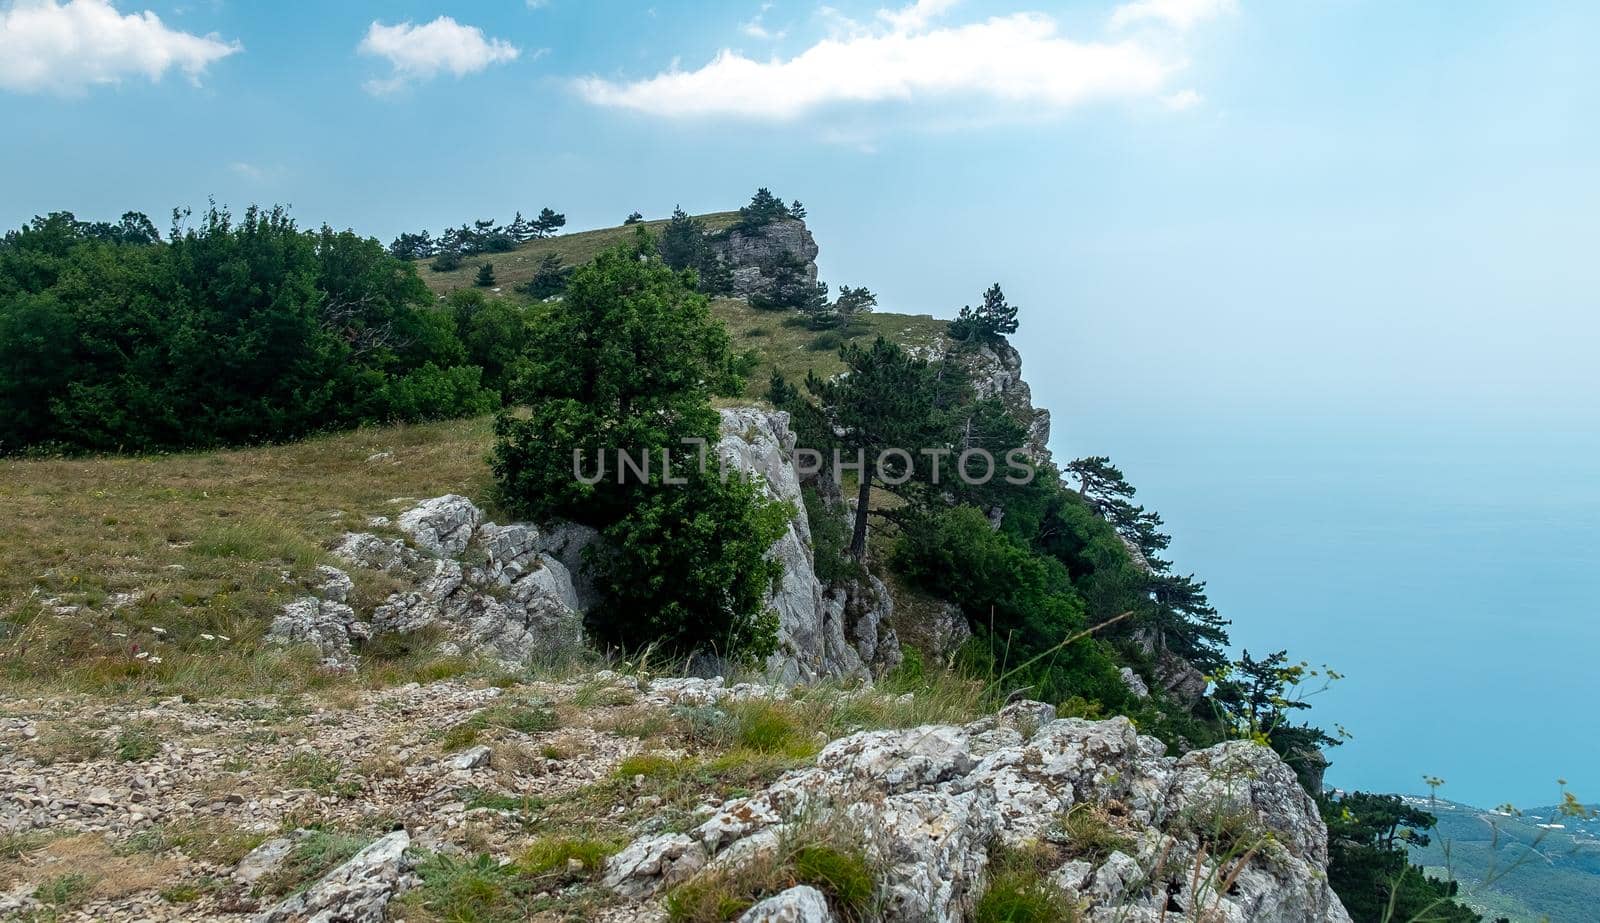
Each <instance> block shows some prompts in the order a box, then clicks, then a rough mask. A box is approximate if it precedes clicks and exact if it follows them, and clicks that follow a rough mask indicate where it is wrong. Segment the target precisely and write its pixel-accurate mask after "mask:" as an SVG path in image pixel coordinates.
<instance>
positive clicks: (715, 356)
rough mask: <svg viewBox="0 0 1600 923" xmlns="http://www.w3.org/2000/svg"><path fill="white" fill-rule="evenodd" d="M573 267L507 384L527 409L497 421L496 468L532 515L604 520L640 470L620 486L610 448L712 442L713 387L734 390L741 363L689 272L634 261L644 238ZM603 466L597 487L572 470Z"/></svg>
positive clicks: (634, 455)
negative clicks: (522, 364) (559, 296)
mask: <svg viewBox="0 0 1600 923" xmlns="http://www.w3.org/2000/svg"><path fill="white" fill-rule="evenodd" d="M640 233H641V236H640V237H639V238H638V239H637V240H636V241H635V242H634V243H633V244H632V245H625V246H621V247H617V248H615V249H613V250H610V251H607V252H605V253H603V254H601V255H600V256H599V257H598V258H597V259H596V260H595V261H594V262H592V263H590V264H588V265H586V266H583V267H580V268H579V269H578V270H577V271H576V272H574V273H573V276H572V281H571V284H570V285H569V286H568V289H567V293H566V296H565V297H564V298H562V299H561V300H560V301H556V302H552V303H549V304H547V305H542V306H539V307H537V308H536V309H535V312H536V316H535V317H534V319H533V320H532V321H531V323H530V334H529V342H528V348H527V353H526V356H525V368H524V370H523V373H522V375H521V376H520V377H519V379H518V382H517V383H516V385H515V386H514V387H513V389H512V392H511V399H512V402H513V403H515V404H518V405H521V406H522V407H524V408H526V412H525V413H513V412H506V413H503V414H501V416H500V418H499V419H498V420H497V421H496V424H495V432H496V437H497V438H496V443H495V448H494V457H493V459H492V466H493V468H494V472H495V476H496V478H497V479H498V481H499V483H500V487H501V491H502V493H503V495H504V499H505V502H506V504H507V505H508V506H509V507H510V508H511V509H513V510H514V511H516V512H517V513H519V514H522V515H526V516H529V517H532V518H534V519H545V518H548V517H552V516H561V517H565V518H572V519H576V520H579V521H583V522H590V523H594V524H596V525H609V524H611V523H612V522H614V521H615V520H616V519H618V518H620V517H621V515H622V514H623V513H624V512H625V511H626V510H628V509H630V508H631V507H632V506H633V505H634V503H635V502H636V501H637V499H638V494H639V490H640V488H641V486H643V485H642V484H641V479H640V478H637V477H630V478H627V479H623V480H625V483H618V481H619V478H618V477H617V476H616V475H617V474H618V471H617V466H616V461H617V453H618V452H621V453H625V454H626V455H627V456H628V457H629V458H630V459H633V460H636V461H639V460H644V459H646V458H649V459H652V460H653V461H652V462H651V464H652V465H653V468H652V470H653V472H654V475H653V476H654V477H660V476H661V465H660V460H661V457H662V455H661V453H662V452H663V451H670V452H672V453H676V454H679V455H682V456H685V457H687V456H690V455H692V454H693V446H692V445H691V442H692V441H693V440H702V441H704V442H705V443H706V444H714V443H715V442H716V439H717V414H716V411H714V410H712V409H711V405H710V397H711V396H712V395H714V394H737V393H739V389H740V388H741V387H742V386H743V380H742V374H741V373H742V369H743V367H744V363H743V362H742V360H741V359H740V358H739V357H737V356H735V355H734V354H733V352H732V350H731V348H730V346H729V340H728V333H727V331H726V329H724V328H723V326H722V325H721V324H720V323H718V322H717V321H716V319H715V318H713V317H712V316H711V312H710V309H709V307H708V306H707V303H706V299H705V298H704V297H703V296H701V295H699V294H696V293H695V291H694V290H693V288H692V287H691V285H692V281H693V278H692V276H691V275H690V274H688V273H684V272H675V271H673V270H671V269H669V268H667V267H666V266H664V265H663V264H661V263H660V262H656V261H651V260H644V259H641V258H640V257H641V255H642V254H645V253H648V252H650V250H651V249H653V248H654V242H653V241H651V240H650V238H649V237H648V236H647V235H644V234H643V232H640ZM579 460H581V461H582V463H583V465H584V466H585V467H584V469H583V470H584V471H585V473H593V472H595V471H596V470H597V466H599V465H602V464H604V465H607V466H609V467H608V468H607V471H608V473H609V474H610V476H608V477H605V478H602V479H600V480H599V481H597V482H596V483H593V484H586V483H583V482H582V481H581V480H579V479H578V478H576V477H574V471H575V465H576V462H577V461H579Z"/></svg>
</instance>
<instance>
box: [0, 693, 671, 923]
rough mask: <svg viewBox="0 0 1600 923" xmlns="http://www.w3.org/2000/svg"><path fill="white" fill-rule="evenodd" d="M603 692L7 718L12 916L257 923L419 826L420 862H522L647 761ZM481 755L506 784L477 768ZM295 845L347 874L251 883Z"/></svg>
mask: <svg viewBox="0 0 1600 923" xmlns="http://www.w3.org/2000/svg"><path fill="white" fill-rule="evenodd" d="M592 688H593V686H592V684H588V685H586V684H585V683H584V682H583V681H579V682H575V683H567V684H561V683H532V684H527V685H518V686H514V687H512V688H499V687H495V686H483V685H481V684H479V685H474V684H472V683H469V682H462V681H447V682H438V683H434V684H430V685H417V684H411V685H407V686H403V687H399V688H394V689H389V690H383V691H372V692H349V691H341V692H339V693H335V694H333V695H331V696H320V697H319V696H314V695H302V696H292V697H284V698H281V699H261V700H250V701H240V700H224V701H215V702H204V703H193V702H186V701H183V700H182V699H179V698H173V699H167V700H163V701H150V702H144V703H138V704H107V703H105V702H104V701H96V700H92V699H88V698H61V697H49V698H31V699H15V700H10V701H7V702H6V703H5V704H4V706H3V710H0V916H6V915H8V914H9V915H10V916H11V917H24V916H25V915H30V914H31V915H37V916H40V917H42V918H45V917H54V916H56V915H59V918H60V919H67V920H77V919H93V920H219V919H220V920H226V919H245V918H247V915H249V914H251V913H253V912H255V911H257V910H258V909H263V908H264V907H266V906H270V904H271V903H273V898H275V897H277V896H279V895H281V894H284V893H288V892H292V891H293V890H295V889H297V888H298V887H300V886H302V885H303V884H304V883H305V881H303V880H301V879H309V877H311V876H312V875H314V874H316V873H318V872H321V871H325V867H327V866H331V865H332V864H334V863H333V859H335V858H342V857H343V856H345V855H348V854H349V853H350V852H351V851H353V849H354V848H355V847H356V846H357V845H359V844H361V843H362V842H364V841H366V840H369V839H372V838H375V837H376V836H378V835H379V834H381V833H382V832H384V831H386V830H392V829H397V828H400V827H404V828H405V829H407V830H408V831H409V832H410V835H411V839H412V844H413V848H414V849H415V850H424V851H429V852H435V853H440V854H444V855H452V854H454V855H462V856H467V855H477V854H487V855H491V856H498V857H508V856H513V855H515V854H516V852H517V850H518V849H519V848H521V847H522V845H523V844H524V843H525V842H526V841H528V840H529V839H530V837H529V833H528V830H529V826H530V818H529V812H528V811H525V810H522V809H521V808H522V806H523V805H532V804H542V803H547V802H550V801H553V800H559V799H561V798H562V797H563V796H564V795H566V794H569V793H572V792H575V791H579V790H583V789H585V788H591V787H594V786H595V785H596V784H597V783H599V782H601V781H602V780H605V779H608V778H609V777H610V776H611V775H612V774H613V773H615V771H616V769H617V767H618V765H619V763H620V762H621V761H622V760H623V759H624V758H626V757H628V756H630V755H632V754H634V753H636V752H638V751H639V750H640V749H641V747H642V746H644V743H643V742H642V741H641V738H640V737H639V736H638V732H637V729H634V733H633V734H629V733H627V731H628V730H629V728H628V722H627V718H628V717H629V716H630V715H632V714H634V713H635V712H636V711H637V710H638V709H639V708H640V707H641V706H638V705H635V704H632V703H631V702H630V701H629V700H628V699H627V698H626V697H620V696H619V697H613V698H610V699H602V700H600V701H584V707H578V706H577V705H576V704H575V702H576V701H578V700H582V699H583V698H584V697H585V695H588V694H592ZM643 707H647V706H643ZM479 747H487V748H488V751H489V752H488V756H487V764H486V765H475V764H476V763H478V762H481V761H484V760H485V756H484V753H483V751H482V750H480V749H478V748H479ZM519 800H520V801H521V802H522V803H523V804H522V805H519V804H518V803H517V802H518V801H519ZM294 831H315V832H317V834H318V836H317V837H316V839H317V840H318V841H319V842H320V843H321V846H322V847H325V848H326V849H327V851H328V852H329V856H327V857H323V856H314V857H307V858H308V860H309V861H306V862H305V863H304V865H305V867H304V868H303V869H301V870H300V874H298V875H295V874H287V875H283V874H280V875H279V876H278V878H277V879H276V880H267V881H265V882H263V881H259V880H258V881H257V882H255V883H253V884H252V883H248V882H247V881H246V880H245V878H247V877H248V873H246V874H245V875H240V874H238V872H237V870H236V865H237V863H238V862H239V860H240V859H242V858H243V857H244V855H245V854H247V853H248V852H249V851H250V850H252V849H253V848H255V847H256V846H257V845H259V844H260V843H262V842H264V841H267V840H269V839H271V838H273V837H276V836H279V835H281V834H291V833H293V832H294ZM299 836H300V837H301V838H302V839H304V838H306V836H307V834H304V833H301V834H300V835H299ZM533 896H534V897H535V898H536V897H537V895H536V894H535V895H533ZM560 916H561V914H560V912H559V911H552V915H551V917H550V918H552V919H556V918H560Z"/></svg>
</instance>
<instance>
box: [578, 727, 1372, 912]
mask: <svg viewBox="0 0 1600 923" xmlns="http://www.w3.org/2000/svg"><path fill="white" fill-rule="evenodd" d="M1164 750H1165V747H1164V745H1163V744H1162V743H1161V742H1160V741H1158V740H1156V739H1154V738H1151V737H1141V736H1139V735H1138V734H1137V733H1136V732H1135V731H1134V728H1133V725H1132V724H1131V723H1129V722H1128V720H1127V719H1125V718H1114V719H1111V720H1109V721H1099V722H1094V721H1085V720H1081V719H1076V718H1067V719H1059V720H1057V719H1056V717H1055V709H1054V708H1053V707H1052V706H1049V705H1046V704H1043V703H1039V702H1019V703H1016V704H1013V705H1011V706H1008V707H1007V708H1006V709H1005V710H1004V711H1003V712H1001V713H1000V715H999V716H997V717H994V718H989V719H984V720H980V721H977V722H974V723H972V724H968V725H965V726H952V725H928V726H923V727H916V728H910V729H905V730H887V731H871V732H864V733H860V734H855V735H852V736H850V737H845V738H843V739H840V740H837V741H834V742H833V743H832V744H830V745H828V746H827V748H826V749H824V750H823V751H822V753H821V755H820V756H819V757H818V758H817V761H816V765H815V766H813V767H811V768H808V769H803V770H798V771H795V772H792V773H790V774H788V775H786V776H784V777H783V778H782V779H780V780H778V781H777V782H776V783H775V784H773V785H771V786H770V787H768V788H766V789H765V790H763V791H761V792H758V793H756V794H754V795H751V796H749V797H747V798H742V799H737V800H734V801H730V802H727V803H725V804H724V805H722V807H721V809H720V810H718V811H717V812H716V813H715V814H713V815H712V816H710V817H709V818H708V819H707V820H705V822H704V823H702V824H700V825H699V826H698V827H696V828H694V829H693V830H690V831H688V832H684V833H664V834H658V835H655V836H651V837H646V838H643V839H639V840H636V841H635V842H633V843H632V844H631V845H629V846H628V847H627V848H626V849H624V850H623V851H622V852H621V853H619V854H617V855H616V856H614V857H613V858H612V859H611V860H610V863H609V864H608V866H607V874H606V878H605V883H606V884H607V885H608V886H609V887H611V888H612V889H613V890H615V891H616V892H618V893H619V894H621V895H623V896H626V897H628V898H630V899H634V900H640V901H647V900H649V899H650V898H652V897H655V896H657V895H660V894H661V893H663V891H665V890H666V889H667V888H670V887H672V886H674V885H678V884H681V883H684V882H686V881H689V880H690V879H692V878H694V877H695V876H697V875H705V874H709V873H712V872H713V871H715V870H717V869H718V868H719V867H721V868H726V867H728V866H730V865H737V864H740V863H748V862H752V861H755V860H756V859H757V858H758V857H760V856H761V855H762V854H763V853H771V852H772V851H774V850H776V849H778V848H779V844H780V842H781V841H782V838H783V837H784V835H785V832H786V829H787V828H789V827H792V826H793V825H795V824H798V823H808V824H819V823H820V824H823V825H829V824H844V825H848V826H849V827H851V828H852V829H856V830H860V831H862V838H863V841H864V842H863V844H862V845H863V846H864V848H865V849H866V851H867V853H868V855H869V856H870V857H871V860H872V862H873V864H874V866H875V867H876V868H877V870H878V882H877V884H878V888H879V891H880V894H881V907H882V909H881V915H882V919H883V920H886V921H906V923H913V921H915V923H923V921H944V923H958V921H960V920H963V919H965V918H966V915H967V914H968V913H969V912H970V911H971V910H972V909H973V905H974V903H975V901H976V900H977V899H978V898H979V896H980V895H982V893H983V891H984V888H985V885H986V873H987V871H988V868H989V864H990V857H991V855H992V854H993V853H994V851H995V850H996V849H1003V848H1008V847H1009V848H1013V849H1016V848H1039V847H1040V846H1041V845H1042V846H1043V847H1044V848H1046V849H1053V850H1054V851H1055V855H1056V856H1057V857H1058V858H1059V860H1060V862H1059V865H1058V866H1057V867H1056V868H1055V870H1054V872H1053V874H1052V875H1051V880H1052V881H1053V883H1054V884H1055V885H1056V886H1057V887H1058V888H1059V889H1060V891H1061V892H1062V894H1063V895H1064V896H1065V898H1066V899H1067V900H1068V901H1070V902H1072V903H1075V904H1076V905H1077V906H1078V907H1079V909H1080V910H1081V911H1082V914H1083V915H1082V919H1083V920H1085V921H1090V923H1097V921H1105V923H1111V921H1117V923H1157V921H1162V920H1168V919H1182V920H1190V919H1203V920H1211V921H1217V923H1245V921H1250V923H1311V921H1318V923H1324V921H1347V920H1348V919H1349V917H1348V916H1347V915H1346V914H1345V911H1344V908H1343V906H1342V905H1341V904H1340V903H1339V900H1338V898H1337V897H1336V896H1335V895H1334V894H1333V891H1332V890H1331V889H1330V888H1329V887H1328V882H1327V863H1328V852H1327V831H1326V828H1325V827H1324V826H1323V823H1322V820H1321V818H1320V816H1319V815H1318V813H1317V808H1316V805H1315V803H1313V801H1312V800H1311V798H1310V796H1309V795H1307V794H1306V792H1305V791H1304V789H1302V788H1301V787H1300V785H1299V783H1298V782H1297V781H1296V779H1295V775H1294V772H1293V771H1292V770H1290V769H1289V767H1288V766H1286V765H1285V764H1284V763H1283V761H1282V760H1280V759H1279V758H1278V756H1277V755H1276V754H1274V753H1273V752H1272V751H1271V750H1269V749H1267V748H1265V747H1261V746H1257V745H1256V744H1253V743H1249V742H1242V741H1239V742H1231V743H1226V744H1221V745H1219V746H1216V747H1212V748H1210V749H1206V750H1199V751H1195V752H1192V753H1188V754H1185V755H1184V756H1182V757H1179V758H1173V757H1168V756H1166V755H1164ZM1080 812H1081V813H1080ZM1090 830H1092V831H1093V834H1092V835H1089V834H1087V833H1086V831H1090ZM757 909H758V910H760V911H761V914H758V915H755V916H750V917H747V918H746V919H749V920H767V919H771V920H809V921H826V920H832V919H834V917H833V916H832V915H831V913H829V912H827V911H826V910H825V909H823V910H819V909H818V908H817V899H816V895H815V894H814V893H812V892H811V891H810V889H809V888H798V889H793V890H792V891H789V892H785V893H784V894H782V895H778V896H776V897H774V898H773V899H772V900H770V901H769V902H767V903H765V904H763V905H761V907H758V908H757ZM752 913H753V914H754V913H755V911H752Z"/></svg>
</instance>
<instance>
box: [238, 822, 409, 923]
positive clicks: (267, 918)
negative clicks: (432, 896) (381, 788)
mask: <svg viewBox="0 0 1600 923" xmlns="http://www.w3.org/2000/svg"><path fill="white" fill-rule="evenodd" d="M410 846H411V837H409V836H407V835H406V832H405V831H404V830H397V831H395V832H394V833H391V834H389V835H388V836H385V837H383V838H382V839H380V840H378V841H377V842H375V843H373V844H372V845H370V846H368V847H367V848H366V849H363V850H361V851H360V852H358V853H356V854H355V855H354V856H352V857H351V858H350V860H349V861H348V862H346V863H345V864H343V865H341V866H339V867H338V868H336V869H334V870H333V871H332V872H329V873H328V875H327V876H326V877H324V878H323V879H322V880H321V881H319V882H317V883H316V884H314V885H312V886H311V887H310V888H307V889H306V890H305V891H302V892H300V893H299V894H296V895H294V896H293V897H290V898H288V899H287V900H285V901H283V902H282V903H281V904H278V905H277V906H276V907H273V908H272V909H271V910H268V911H266V912H265V913H262V914H260V915H259V916H257V917H256V923H335V921H337V923H381V921H382V920H384V919H385V916H386V914H385V911H386V910H387V908H388V906H389V900H390V899H391V898H392V897H394V896H395V894H396V893H398V892H399V891H400V890H402V889H403V888H404V886H405V885H406V884H407V882H406V876H407V872H408V870H409V867H410V866H409V863H408V861H407V859H406V854H405V853H406V850H407V849H408V848H409V847H410Z"/></svg>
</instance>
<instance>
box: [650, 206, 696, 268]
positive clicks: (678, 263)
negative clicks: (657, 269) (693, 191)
mask: <svg viewBox="0 0 1600 923" xmlns="http://www.w3.org/2000/svg"><path fill="white" fill-rule="evenodd" d="M656 250H657V252H658V253H660V254H661V262H663V263H666V264H667V266H669V267H671V268H672V269H678V270H683V269H697V268H699V267H700V266H701V265H702V263H703V262H704V259H705V252H706V250H707V247H706V232H705V226H704V225H702V224H701V223H700V219H698V218H695V217H692V216H690V215H689V214H688V213H687V212H685V211H684V210H683V208H682V207H681V206H678V207H674V208H673V209H672V218H671V220H669V221H668V222H667V226H666V229H665V230H663V231H662V232H661V240H660V242H659V243H657V244H656Z"/></svg>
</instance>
